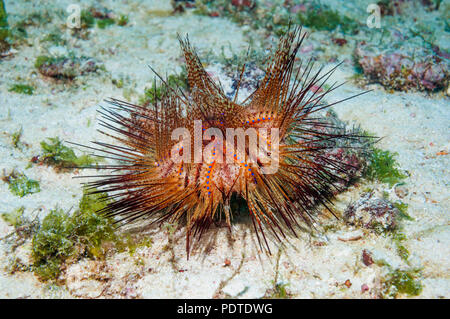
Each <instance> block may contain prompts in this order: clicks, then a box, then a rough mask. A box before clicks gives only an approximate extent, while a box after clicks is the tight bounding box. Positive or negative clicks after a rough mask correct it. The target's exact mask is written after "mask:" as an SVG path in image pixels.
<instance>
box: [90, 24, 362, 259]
mask: <svg viewBox="0 0 450 319" xmlns="http://www.w3.org/2000/svg"><path fill="white" fill-rule="evenodd" d="M305 35H306V34H305V33H303V34H302V32H301V28H294V29H293V30H288V32H287V33H286V35H284V36H283V37H282V38H281V39H280V42H279V45H278V47H277V49H276V52H275V54H274V55H273V56H272V58H271V59H270V60H269V62H268V63H267V65H268V66H267V68H266V72H265V76H264V78H263V79H262V80H261V81H260V83H259V86H258V87H257V89H256V90H255V91H254V92H253V93H251V94H250V95H249V96H248V97H247V98H246V99H245V100H244V101H243V102H242V103H238V102H237V98H236V97H237V94H238V92H236V95H235V97H234V99H229V98H228V97H227V96H226V95H225V93H224V91H223V89H222V87H221V86H220V85H218V84H216V83H214V81H213V80H212V79H211V77H210V76H209V75H208V73H207V72H206V71H205V69H204V68H203V66H202V64H201V62H200V59H199V57H198V56H197V54H196V53H195V50H194V49H193V48H192V46H191V45H190V43H189V40H188V38H185V39H182V38H179V41H180V44H181V48H182V51H183V53H184V58H185V61H186V69H187V77H188V82H189V87H190V89H189V92H184V91H183V90H181V89H180V88H178V87H177V88H173V87H171V86H169V85H168V84H167V82H166V81H164V80H163V79H162V78H161V77H159V78H160V80H161V82H162V84H161V85H162V87H163V90H162V94H161V97H160V98H156V99H155V101H154V103H153V104H152V105H150V106H145V107H144V106H139V105H134V104H131V103H127V102H123V101H119V100H117V99H110V100H108V101H107V103H108V104H109V106H108V107H102V108H101V110H99V112H100V114H101V115H102V119H101V120H100V125H101V126H102V127H104V128H107V129H109V130H110V131H112V132H113V133H114V134H109V133H106V132H104V131H100V132H101V133H103V134H105V135H107V136H110V137H113V138H114V139H115V140H116V141H117V142H118V144H117V143H116V144H108V143H103V142H94V143H95V144H97V145H99V146H101V148H97V147H91V149H93V150H97V151H101V152H103V154H105V155H104V156H103V157H107V158H111V159H115V160H117V161H118V164H116V165H96V166H95V168H96V169H106V170H112V172H113V173H112V174H111V175H100V176H96V178H97V179H96V180H95V181H92V182H89V183H87V184H88V186H89V187H90V188H91V189H92V192H93V193H95V192H105V191H106V192H107V193H108V194H109V195H108V199H113V201H108V205H107V207H106V208H105V209H104V210H103V211H101V212H100V213H104V214H106V215H107V216H117V217H119V218H118V219H117V221H118V222H122V223H129V222H133V221H135V220H138V219H142V218H148V217H154V218H153V221H159V222H162V221H170V222H174V221H178V220H184V221H185V223H186V250H187V255H188V257H189V252H190V245H191V240H192V239H193V238H197V239H200V237H201V236H202V234H203V233H204V231H205V230H207V229H208V228H209V226H210V225H211V223H212V222H213V221H214V220H216V219H218V218H221V217H224V218H225V220H226V223H227V225H228V227H229V228H230V230H231V219H232V215H233V213H235V212H234V211H233V209H232V208H231V207H232V206H233V205H230V201H231V200H236V201H239V203H240V204H241V205H244V206H245V210H246V211H248V213H249V214H250V216H251V219H252V221H253V225H254V227H255V231H256V235H257V238H258V241H259V243H260V245H261V246H265V247H267V249H268V251H269V252H270V248H269V244H268V240H267V238H266V235H265V233H264V230H268V231H270V232H271V233H272V235H273V236H274V237H275V238H277V239H281V238H282V237H283V236H285V232H286V231H288V230H289V231H291V232H292V233H293V234H294V235H296V232H295V226H296V225H299V221H303V222H304V223H306V224H307V225H312V218H313V215H314V213H315V211H316V210H317V206H320V205H322V206H324V207H325V208H326V209H327V210H329V211H330V212H331V209H330V206H331V201H330V199H331V198H332V197H333V195H334V194H335V193H336V192H337V191H339V190H340V186H341V185H342V184H345V182H347V181H348V180H349V179H350V178H351V177H352V174H353V173H354V167H353V165H352V164H351V163H348V162H346V161H344V160H342V158H339V157H336V156H330V154H332V153H333V150H336V149H337V148H338V147H341V148H342V147H343V146H342V145H343V144H345V143H346V142H349V143H348V145H351V144H352V143H351V141H352V140H355V139H358V138H361V136H358V135H357V134H356V133H354V132H348V131H345V130H338V132H337V131H336V130H334V129H335V128H336V127H334V126H333V124H332V123H329V122H327V121H324V120H323V117H320V116H318V114H319V113H318V112H319V111H321V110H324V109H326V108H328V107H330V106H331V105H334V104H336V103H338V102H342V101H344V100H341V101H338V102H334V103H331V104H327V103H325V102H324V97H325V96H326V95H327V94H328V93H330V92H331V91H333V90H335V89H336V88H338V87H339V86H340V85H335V84H333V85H331V86H329V87H328V88H327V89H324V88H323V86H324V84H325V82H326V81H327V80H328V79H329V77H330V75H331V74H332V73H333V71H334V70H335V69H336V68H333V69H331V70H330V71H327V72H322V69H320V70H319V71H318V72H313V64H314V63H312V62H311V60H310V61H308V62H306V63H303V62H301V60H300V66H298V67H297V68H294V62H295V60H296V55H297V52H298V50H299V48H300V45H301V43H302V42H303V40H304V39H305ZM244 70H245V65H244V67H243V68H242V71H241V73H240V74H241V76H240V78H241V79H242V76H243V74H244ZM294 70H296V71H294ZM155 87H156V86H155ZM237 91H238V90H237ZM364 93H365V92H364ZM361 94H362V93H361ZM358 95H359V94H358ZM155 97H157V94H156V92H155ZM352 97H355V96H352ZM345 100H347V99H345ZM230 132H231V133H233V134H234V135H233V134H231V133H230ZM230 134H231V135H230ZM174 136H175V137H176V138H174ZM192 136H194V150H193V151H192V150H191V149H190V145H191V141H190V138H191V137H192ZM224 136H226V139H225V138H223V137H224ZM181 137H182V138H181ZM247 139H248V141H249V143H248V145H247V144H246V141H247ZM235 142H236V143H237V147H236V148H235ZM339 145H340V146H339ZM349 147H350V148H351V146H349ZM343 148H345V147H343ZM225 157H226V160H225ZM343 182H344V183H343ZM262 243H264V245H262Z"/></svg>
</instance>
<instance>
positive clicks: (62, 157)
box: [39, 137, 99, 170]
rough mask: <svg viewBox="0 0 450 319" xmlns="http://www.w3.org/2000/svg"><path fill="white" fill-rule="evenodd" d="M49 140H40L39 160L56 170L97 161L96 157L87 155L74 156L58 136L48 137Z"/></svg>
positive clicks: (71, 150)
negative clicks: (40, 151)
mask: <svg viewBox="0 0 450 319" xmlns="http://www.w3.org/2000/svg"><path fill="white" fill-rule="evenodd" d="M48 141H49V142H45V141H42V142H41V148H42V155H40V156H39V161H40V162H42V163H44V164H46V165H50V166H54V167H55V168H56V169H57V170H63V169H73V168H77V167H84V166H89V165H92V164H95V163H98V162H99V159H98V158H94V157H92V156H89V155H81V156H76V155H75V152H74V150H73V149H71V148H70V147H67V146H65V145H63V143H62V141H61V140H60V139H59V137H53V138H52V137H50V138H48Z"/></svg>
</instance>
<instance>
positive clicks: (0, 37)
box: [0, 0, 10, 53]
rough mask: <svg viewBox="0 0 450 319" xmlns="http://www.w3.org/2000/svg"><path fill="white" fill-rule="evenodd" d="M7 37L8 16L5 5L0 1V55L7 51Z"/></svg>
mask: <svg viewBox="0 0 450 319" xmlns="http://www.w3.org/2000/svg"><path fill="white" fill-rule="evenodd" d="M8 36H9V25H8V14H7V13H6V9H5V3H4V2H3V0H0V53H1V52H4V51H7V50H8V49H9V47H10V45H9V43H8V41H7V37H8Z"/></svg>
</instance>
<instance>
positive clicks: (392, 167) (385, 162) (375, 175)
mask: <svg viewBox="0 0 450 319" xmlns="http://www.w3.org/2000/svg"><path fill="white" fill-rule="evenodd" d="M397 155H398V154H397V153H391V152H389V151H383V150H380V149H378V148H373V152H372V155H371V157H370V158H369V161H370V164H369V165H368V167H367V168H366V170H365V173H364V175H365V177H366V178H367V179H368V180H369V181H374V180H378V181H380V182H381V183H387V184H389V185H390V186H391V187H392V186H393V185H394V184H397V183H400V182H401V181H402V180H403V179H405V178H406V177H407V176H406V175H405V174H403V173H402V172H401V171H400V170H399V169H398V166H399V165H398V163H397V161H396V160H395V156H397Z"/></svg>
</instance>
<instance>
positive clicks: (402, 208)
mask: <svg viewBox="0 0 450 319" xmlns="http://www.w3.org/2000/svg"><path fill="white" fill-rule="evenodd" d="M394 206H395V208H397V209H398V211H399V217H400V218H402V219H405V220H409V221H413V220H414V218H412V217H411V216H409V214H408V204H406V203H403V202H401V201H397V202H395V203H394Z"/></svg>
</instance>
